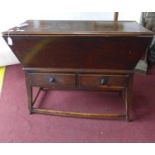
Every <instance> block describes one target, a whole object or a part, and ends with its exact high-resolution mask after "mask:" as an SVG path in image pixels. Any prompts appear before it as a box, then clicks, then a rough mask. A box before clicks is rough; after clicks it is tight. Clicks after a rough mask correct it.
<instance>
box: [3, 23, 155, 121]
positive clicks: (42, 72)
mask: <svg viewBox="0 0 155 155" xmlns="http://www.w3.org/2000/svg"><path fill="white" fill-rule="evenodd" d="M24 24H27V25H24ZM24 24H23V26H22V25H21V27H14V28H12V31H11V30H9V31H6V32H3V37H4V39H5V41H6V42H7V39H8V37H10V38H11V39H12V45H9V47H10V48H11V49H12V51H13V52H14V54H15V55H16V56H17V58H18V59H19V61H20V62H21V64H22V65H23V70H24V71H25V76H26V85H27V93H28V103H29V104H28V105H29V111H30V113H44V114H53V115H60V116H75V117H86V118H122V117H125V118H126V119H127V120H130V119H131V116H130V113H131V99H132V97H131V96H132V95H131V94H132V83H133V73H134V67H135V65H136V64H137V62H138V60H139V59H140V58H141V57H142V55H143V54H144V53H145V50H146V49H147V47H148V46H149V44H150V42H151V40H152V36H153V33H152V32H151V31H149V30H147V29H145V28H144V27H142V26H141V25H139V24H138V23H136V22H134V21H119V22H117V21H114V22H112V21H111V22H110V21H47V20H28V21H26V22H25V23H24ZM33 87H39V88H40V89H39V91H38V93H37V95H36V97H35V98H34V100H33V93H32V88H33ZM50 89H52V90H53V89H65V90H68V89H75V90H100V91H116V92H122V94H123V100H124V104H125V112H124V113H123V114H89V113H77V112H64V111H55V110H52V109H41V108H34V107H33V105H34V104H35V101H36V99H37V97H38V96H39V94H40V92H41V91H48V90H50Z"/></svg>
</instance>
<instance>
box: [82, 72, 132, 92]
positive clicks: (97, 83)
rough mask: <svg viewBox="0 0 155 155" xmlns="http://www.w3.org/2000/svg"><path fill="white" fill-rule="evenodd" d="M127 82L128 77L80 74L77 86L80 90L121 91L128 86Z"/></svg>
mask: <svg viewBox="0 0 155 155" xmlns="http://www.w3.org/2000/svg"><path fill="white" fill-rule="evenodd" d="M128 81H129V76H128V75H97V74H83V75H82V74H81V75H80V76H79V85H80V87H81V88H93V89H104V88H114V89H122V88H124V87H126V86H127V85H128Z"/></svg>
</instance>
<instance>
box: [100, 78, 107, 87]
mask: <svg viewBox="0 0 155 155" xmlns="http://www.w3.org/2000/svg"><path fill="white" fill-rule="evenodd" d="M107 83H108V78H103V79H101V80H100V84H101V85H105V84H107Z"/></svg>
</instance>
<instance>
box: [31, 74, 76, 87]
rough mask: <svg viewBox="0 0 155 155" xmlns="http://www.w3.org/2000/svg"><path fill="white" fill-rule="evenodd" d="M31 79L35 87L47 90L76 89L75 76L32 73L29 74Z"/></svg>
mask: <svg viewBox="0 0 155 155" xmlns="http://www.w3.org/2000/svg"><path fill="white" fill-rule="evenodd" d="M29 78H30V81H31V84H32V85H33V86H40V87H47V88H48V87H49V88H50V87H52V88H73V87H75V75H74V74H54V73H31V74H29Z"/></svg>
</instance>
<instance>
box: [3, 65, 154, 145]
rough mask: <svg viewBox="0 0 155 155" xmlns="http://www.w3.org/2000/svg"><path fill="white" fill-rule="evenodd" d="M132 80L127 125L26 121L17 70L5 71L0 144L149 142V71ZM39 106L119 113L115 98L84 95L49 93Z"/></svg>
mask: <svg viewBox="0 0 155 155" xmlns="http://www.w3.org/2000/svg"><path fill="white" fill-rule="evenodd" d="M134 80H135V81H134V88H133V109H134V115H135V120H134V121H132V122H130V123H128V122H126V121H124V120H104V119H82V118H69V117H58V116H50V115H39V114H32V115H29V112H28V108H27V96H26V87H25V80H24V73H23V71H22V69H21V66H20V65H13V66H9V67H8V68H7V70H6V75H5V80H4V86H3V91H2V94H1V98H0V142H155V68H153V69H152V70H151V73H150V74H149V75H148V76H145V75H139V74H136V75H135V77H134ZM42 106H46V107H53V108H54V109H64V110H73V111H85V112H99V113H100V112H109V111H121V110H123V108H124V107H123V106H122V102H121V98H120V97H119V95H118V94H116V93H102V92H84V91H52V92H50V93H48V94H46V98H45V103H44V105H42Z"/></svg>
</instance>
